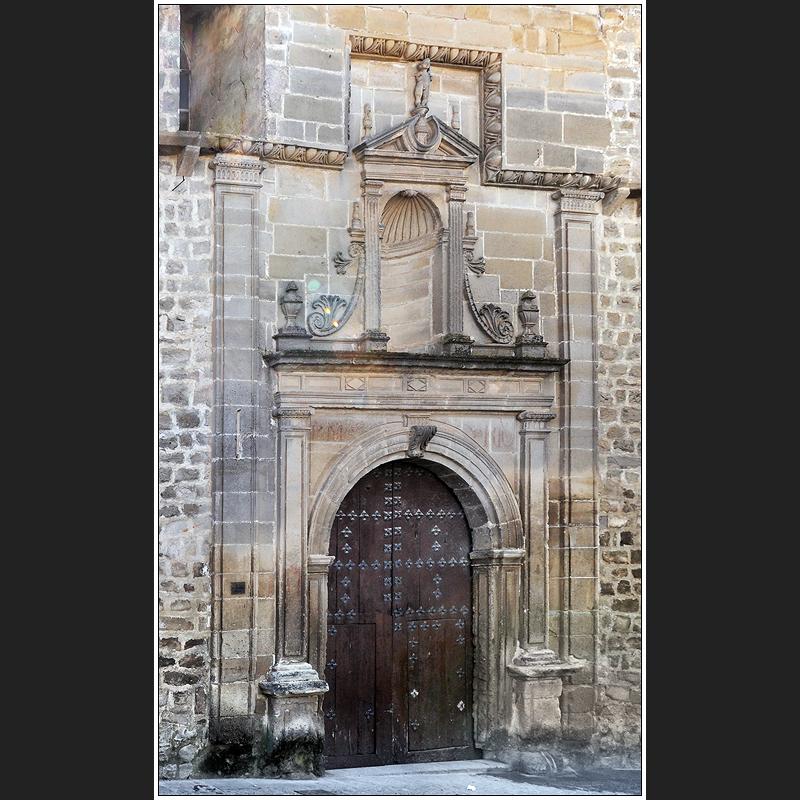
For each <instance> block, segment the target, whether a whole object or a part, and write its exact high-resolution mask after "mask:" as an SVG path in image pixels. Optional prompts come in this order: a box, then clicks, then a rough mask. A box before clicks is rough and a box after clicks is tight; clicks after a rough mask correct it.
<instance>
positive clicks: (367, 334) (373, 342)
mask: <svg viewBox="0 0 800 800" xmlns="http://www.w3.org/2000/svg"><path fill="white" fill-rule="evenodd" d="M357 341H358V349H359V350H361V351H362V352H366V351H369V350H385V349H386V346H387V345H388V343H389V336H388V335H387V334H385V333H383V331H364V333H362V334H361V336H359V337H358V340H357Z"/></svg>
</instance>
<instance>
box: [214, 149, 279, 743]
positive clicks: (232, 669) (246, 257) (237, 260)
mask: <svg viewBox="0 0 800 800" xmlns="http://www.w3.org/2000/svg"><path fill="white" fill-rule="evenodd" d="M264 166H265V165H264V164H263V163H262V162H260V161H259V160H258V159H250V158H246V157H241V156H235V157H234V156H224V155H218V156H217V157H216V158H215V159H214V160H213V162H212V163H211V167H212V169H213V170H214V180H213V187H214V241H215V246H214V313H213V320H212V328H211V331H212V353H213V359H214V365H213V377H214V401H213V402H214V409H213V414H212V417H211V419H212V426H213V428H212V437H211V452H212V519H213V530H214V541H213V550H212V573H213V578H214V580H213V583H212V585H213V592H214V596H213V616H212V619H213V629H212V636H211V647H212V663H213V665H214V669H213V672H212V676H211V684H212V691H211V692H210V697H209V702H210V706H211V708H210V718H209V738H210V741H211V742H212V743H213V744H223V745H224V744H226V743H227V742H229V741H231V740H233V741H242V740H244V741H246V740H248V739H249V738H250V737H251V736H252V735H253V733H254V731H253V726H254V715H255V713H256V707H257V704H258V701H259V698H258V696H257V692H255V691H254V688H255V677H256V673H255V662H256V658H257V632H256V630H255V622H254V620H256V619H258V618H259V611H260V610H261V609H259V608H258V605H259V603H260V602H261V599H260V597H259V591H258V579H257V575H256V564H255V561H254V557H253V556H254V552H255V551H256V550H257V548H258V547H259V545H261V544H263V543H264V541H265V540H266V538H267V536H268V535H269V534H268V529H267V526H266V524H265V523H266V522H267V521H268V520H266V519H265V518H263V517H262V514H263V506H262V504H260V503H259V502H258V498H259V497H261V496H263V495H264V493H265V492H266V486H265V485H264V482H265V477H264V476H265V470H263V469H259V461H260V460H261V459H262V458H264V457H266V453H265V452H264V449H265V431H266V430H267V429H268V427H269V426H268V423H267V421H266V420H265V418H264V411H263V409H262V397H261V393H262V392H263V389H262V386H263V383H262V381H261V374H262V370H263V366H262V364H261V363H260V362H261V356H260V350H261V349H262V347H263V344H264V343H263V342H261V341H259V325H258V323H259V297H258V281H259V263H260V262H259V231H260V227H261V225H262V215H261V210H260V196H261V193H262V192H263V191H264V190H263V187H262V182H261V173H262V171H263V170H264Z"/></svg>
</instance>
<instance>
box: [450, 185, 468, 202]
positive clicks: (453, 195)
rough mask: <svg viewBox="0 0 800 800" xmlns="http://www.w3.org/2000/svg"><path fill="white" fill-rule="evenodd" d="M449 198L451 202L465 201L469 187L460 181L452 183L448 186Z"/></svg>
mask: <svg viewBox="0 0 800 800" xmlns="http://www.w3.org/2000/svg"><path fill="white" fill-rule="evenodd" d="M447 199H448V200H449V201H450V202H455V203H463V202H464V200H466V199H467V187H466V186H465V185H464V184H460V183H451V184H449V185H448V187H447Z"/></svg>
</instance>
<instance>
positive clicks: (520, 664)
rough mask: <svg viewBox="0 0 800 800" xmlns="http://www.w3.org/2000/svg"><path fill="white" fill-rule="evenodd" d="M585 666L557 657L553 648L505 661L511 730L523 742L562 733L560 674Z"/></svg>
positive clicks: (549, 738) (561, 676) (566, 673)
mask: <svg viewBox="0 0 800 800" xmlns="http://www.w3.org/2000/svg"><path fill="white" fill-rule="evenodd" d="M585 666H586V662H585V661H579V660H577V659H576V660H574V661H568V662H564V661H560V660H559V659H558V658H557V657H556V654H555V653H554V652H553V651H552V650H536V651H527V652H524V653H521V654H520V655H518V656H516V657H515V658H514V660H513V661H512V663H511V664H509V665H508V672H509V673H510V674H511V676H512V677H513V678H514V705H513V713H512V718H511V729H510V733H511V735H512V736H514V737H517V738H519V739H521V740H523V741H526V742H547V741H553V740H555V739H557V738H558V737H559V736H560V735H561V705H560V698H561V690H562V685H563V684H562V678H563V677H564V676H565V675H570V674H572V673H574V672H577V671H578V670H580V669H582V668H583V667H585Z"/></svg>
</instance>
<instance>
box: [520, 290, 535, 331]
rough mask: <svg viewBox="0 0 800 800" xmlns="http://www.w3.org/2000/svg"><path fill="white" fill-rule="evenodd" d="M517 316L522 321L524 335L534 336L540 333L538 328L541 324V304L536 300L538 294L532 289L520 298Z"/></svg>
mask: <svg viewBox="0 0 800 800" xmlns="http://www.w3.org/2000/svg"><path fill="white" fill-rule="evenodd" d="M517 316H519V321H520V322H521V323H522V335H523V336H534V335H535V334H537V333H538V331H537V330H536V329H537V328H538V326H539V305H538V303H537V302H536V295H535V294H534V293H533V291H531V290H530V289H528V291H527V292H525V294H523V295H522V297H520V299H519V305H518V306H517Z"/></svg>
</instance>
